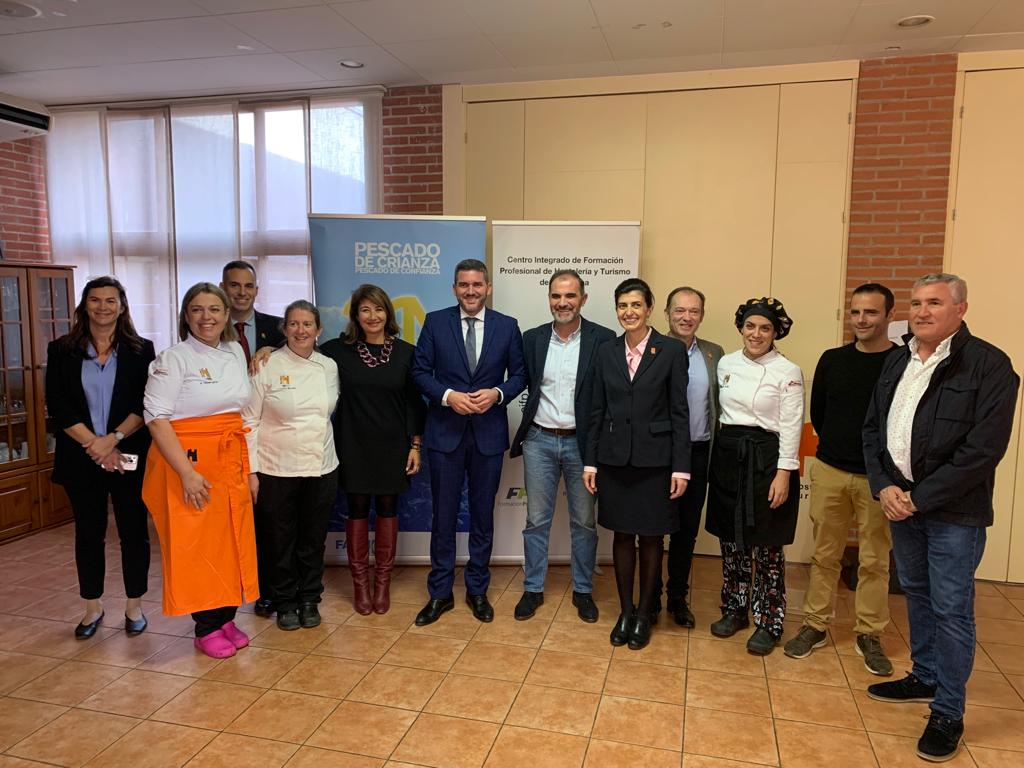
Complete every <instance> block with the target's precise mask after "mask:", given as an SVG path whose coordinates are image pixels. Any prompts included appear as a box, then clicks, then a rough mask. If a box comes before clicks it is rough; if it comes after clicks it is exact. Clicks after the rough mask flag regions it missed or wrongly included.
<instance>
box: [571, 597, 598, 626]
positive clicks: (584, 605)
mask: <svg viewBox="0 0 1024 768" xmlns="http://www.w3.org/2000/svg"><path fill="white" fill-rule="evenodd" d="M572 604H573V605H575V606H576V615H577V616H579V617H580V618H581V619H582V620H583V621H585V622H587V624H593V623H594V622H595V621H597V618H598V612H597V603H595V602H594V597H593V595H591V594H590V593H589V592H573V593H572Z"/></svg>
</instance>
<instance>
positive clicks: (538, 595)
mask: <svg viewBox="0 0 1024 768" xmlns="http://www.w3.org/2000/svg"><path fill="white" fill-rule="evenodd" d="M542 605H544V593H543V592H523V596H522V597H520V598H519V602H518V603H516V609H515V611H514V614H513V615H514V616H515V617H516V621H526V620H527V619H532V618H533V614H535V613H536V612H537V609H538V608H540V606H542Z"/></svg>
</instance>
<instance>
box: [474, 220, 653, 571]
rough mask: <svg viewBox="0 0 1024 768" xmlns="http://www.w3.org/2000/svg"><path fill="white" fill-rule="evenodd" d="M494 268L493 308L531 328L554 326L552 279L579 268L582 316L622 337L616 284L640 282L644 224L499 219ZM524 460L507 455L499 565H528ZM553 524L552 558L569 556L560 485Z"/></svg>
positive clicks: (604, 540) (518, 408)
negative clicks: (525, 556)
mask: <svg viewBox="0 0 1024 768" xmlns="http://www.w3.org/2000/svg"><path fill="white" fill-rule="evenodd" d="M491 230H492V237H491V242H492V246H493V247H492V257H493V259H492V270H493V273H494V276H493V279H494V294H493V302H494V308H495V309H497V310H498V311H499V312H504V313H505V314H507V315H511V316H512V317H515V318H517V319H518V320H519V328H520V329H521V330H522V331H524V332H525V331H526V330H528V329H530V328H534V327H536V326H538V325H541V324H544V323H548V324H550V323H551V312H550V310H549V308H548V298H547V296H548V280H549V278H550V277H551V275H552V274H553V273H554V272H556V271H557V270H559V269H567V268H568V269H575V270H576V271H577V272H579V273H580V276H581V277H582V278H583V280H584V282H585V283H586V288H587V297H588V298H587V303H586V305H585V306H584V307H583V316H584V317H586V318H587V319H588V320H592V321H594V322H595V323H599V324H601V325H604V326H606V327H608V328H611V329H612V330H614V331H615V332H616V334H618V333H619V332H620V330H621V329H620V328H619V323H618V321H617V320H616V319H615V299H614V291H615V286H617V285H618V284H619V283H621V282H622V281H623V280H625V279H626V278H627V277H635V276H636V275H637V274H638V269H639V266H640V222H639V221H494V222H492V223H491ZM525 403H526V393H525V392H524V393H523V394H522V395H521V396H520V397H519V398H518V399H517V401H516V402H515V403H513V404H511V405H510V406H509V407H508V422H509V432H510V434H512V435H514V434H515V433H516V430H517V429H518V428H519V423H520V421H521V420H522V417H523V406H524V404H525ZM525 485H526V484H525V482H524V481H523V459H522V457H519V458H515V459H510V458H508V455H507V454H506V456H505V465H504V467H503V468H502V474H501V485H500V486H499V487H498V498H497V499H495V506H494V552H493V554H492V560H493V561H495V562H522V559H523V537H522V530H523V526H524V525H525V523H526V488H525ZM557 499H558V501H557V504H556V508H555V518H554V521H553V523H552V525H551V540H550V549H549V552H550V560H551V561H552V562H559V563H567V562H569V557H570V540H569V513H568V502H567V499H566V495H565V486H564V483H562V484H560V485H559V493H558V496H557ZM598 530H599V531H600V540H599V544H598V557H599V558H600V559H601V560H602V561H609V560H610V557H611V540H612V537H611V534H610V533H609V532H608V531H606V530H604V529H601V528H599V529H598Z"/></svg>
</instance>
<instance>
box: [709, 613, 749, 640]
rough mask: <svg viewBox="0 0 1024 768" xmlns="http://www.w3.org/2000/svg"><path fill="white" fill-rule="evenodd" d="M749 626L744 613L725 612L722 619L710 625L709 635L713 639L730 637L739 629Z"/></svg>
mask: <svg viewBox="0 0 1024 768" xmlns="http://www.w3.org/2000/svg"><path fill="white" fill-rule="evenodd" d="M749 626H750V619H748V618H747V615H746V614H745V613H732V612H731V611H725V612H724V613H723V614H722V618H720V619H719V620H718V621H716V622H714V623H712V625H711V634H712V635H714V636H715V637H732V636H733V635H735V634H736V633H737V632H739V631H740V630H741V629H746V628H747V627H749Z"/></svg>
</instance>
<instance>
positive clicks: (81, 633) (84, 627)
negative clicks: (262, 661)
mask: <svg viewBox="0 0 1024 768" xmlns="http://www.w3.org/2000/svg"><path fill="white" fill-rule="evenodd" d="M104 615H105V614H103V613H101V614H100V615H99V616H97V617H96V619H95V620H94V621H90V622H89V623H88V624H79V625H78V626H77V627H75V637H77V638H78V639H79V640H85V639H87V638H90V637H92V636H93V635H95V634H96V630H97V629H98V628H99V626H100V622H101V621H103V616H104Z"/></svg>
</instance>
